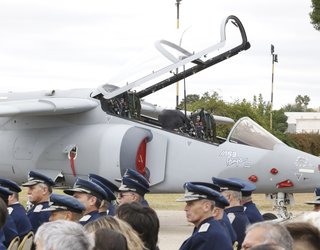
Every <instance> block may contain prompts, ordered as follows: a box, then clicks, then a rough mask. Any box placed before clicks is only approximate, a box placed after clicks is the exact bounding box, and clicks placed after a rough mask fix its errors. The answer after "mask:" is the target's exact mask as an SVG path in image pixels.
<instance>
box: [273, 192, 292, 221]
mask: <svg viewBox="0 0 320 250" xmlns="http://www.w3.org/2000/svg"><path fill="white" fill-rule="evenodd" d="M267 196H268V197H269V198H271V199H272V200H273V209H274V210H277V215H278V218H279V219H283V220H287V219H289V218H291V217H292V213H291V212H289V211H288V209H287V206H290V205H293V203H294V199H293V194H291V193H283V192H279V193H275V194H268V195H267Z"/></svg>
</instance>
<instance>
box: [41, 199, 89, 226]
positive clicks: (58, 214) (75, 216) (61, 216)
mask: <svg viewBox="0 0 320 250" xmlns="http://www.w3.org/2000/svg"><path fill="white" fill-rule="evenodd" d="M84 210H85V207H84V205H83V204H82V203H81V202H80V201H78V200H77V199H76V198H74V197H73V196H70V195H63V194H52V195H50V205H49V207H48V208H45V209H43V211H51V216H50V218H49V221H55V220H69V221H75V222H78V221H79V220H80V219H81V217H82V213H83V212H84Z"/></svg>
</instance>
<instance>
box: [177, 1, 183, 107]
mask: <svg viewBox="0 0 320 250" xmlns="http://www.w3.org/2000/svg"><path fill="white" fill-rule="evenodd" d="M181 1H182V0H176V6H177V29H179V26H180V20H179V19H180V2H181ZM181 39H182V38H181ZM181 39H180V41H181ZM176 71H177V73H178V69H177V70H176ZM178 106H179V81H177V83H176V108H178Z"/></svg>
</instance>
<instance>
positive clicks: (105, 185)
mask: <svg viewBox="0 0 320 250" xmlns="http://www.w3.org/2000/svg"><path fill="white" fill-rule="evenodd" d="M89 180H91V181H92V182H94V183H96V184H97V185H99V186H100V187H101V188H102V189H103V190H104V191H105V192H106V194H107V198H106V199H104V200H102V202H101V205H100V208H99V212H105V211H107V210H108V208H109V206H110V204H111V203H112V202H114V201H115V200H116V199H117V197H116V195H115V193H116V192H118V187H117V186H116V185H115V184H113V183H112V182H111V181H109V180H107V179H106V178H103V177H102V176H100V175H97V174H89Z"/></svg>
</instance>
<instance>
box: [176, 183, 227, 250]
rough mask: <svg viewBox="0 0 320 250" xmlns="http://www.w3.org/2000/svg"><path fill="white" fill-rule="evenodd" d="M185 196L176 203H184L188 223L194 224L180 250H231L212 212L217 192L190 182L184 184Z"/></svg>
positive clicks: (225, 234) (225, 235)
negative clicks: (191, 231)
mask: <svg viewBox="0 0 320 250" xmlns="http://www.w3.org/2000/svg"><path fill="white" fill-rule="evenodd" d="M184 188H185V195H184V197H183V198H181V199H178V200H177V201H185V202H186V206H185V209H184V210H185V211H186V217H187V220H188V222H191V223H193V224H194V226H195V228H194V230H193V233H192V235H191V236H190V237H189V238H188V239H187V240H185V241H184V242H183V244H182V245H181V247H180V250H186V249H197V250H198V249H201V250H207V249H210V250H215V249H216V250H231V249H233V248H232V243H231V240H230V238H229V237H228V236H227V233H226V231H225V230H224V229H223V228H222V226H221V224H220V223H219V222H217V221H216V220H215V219H214V218H213V216H212V212H213V209H214V201H215V200H216V199H217V198H218V197H219V196H220V194H219V192H217V191H215V190H213V189H211V188H209V187H207V186H204V185H195V184H192V183H190V182H187V183H185V184H184Z"/></svg>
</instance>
